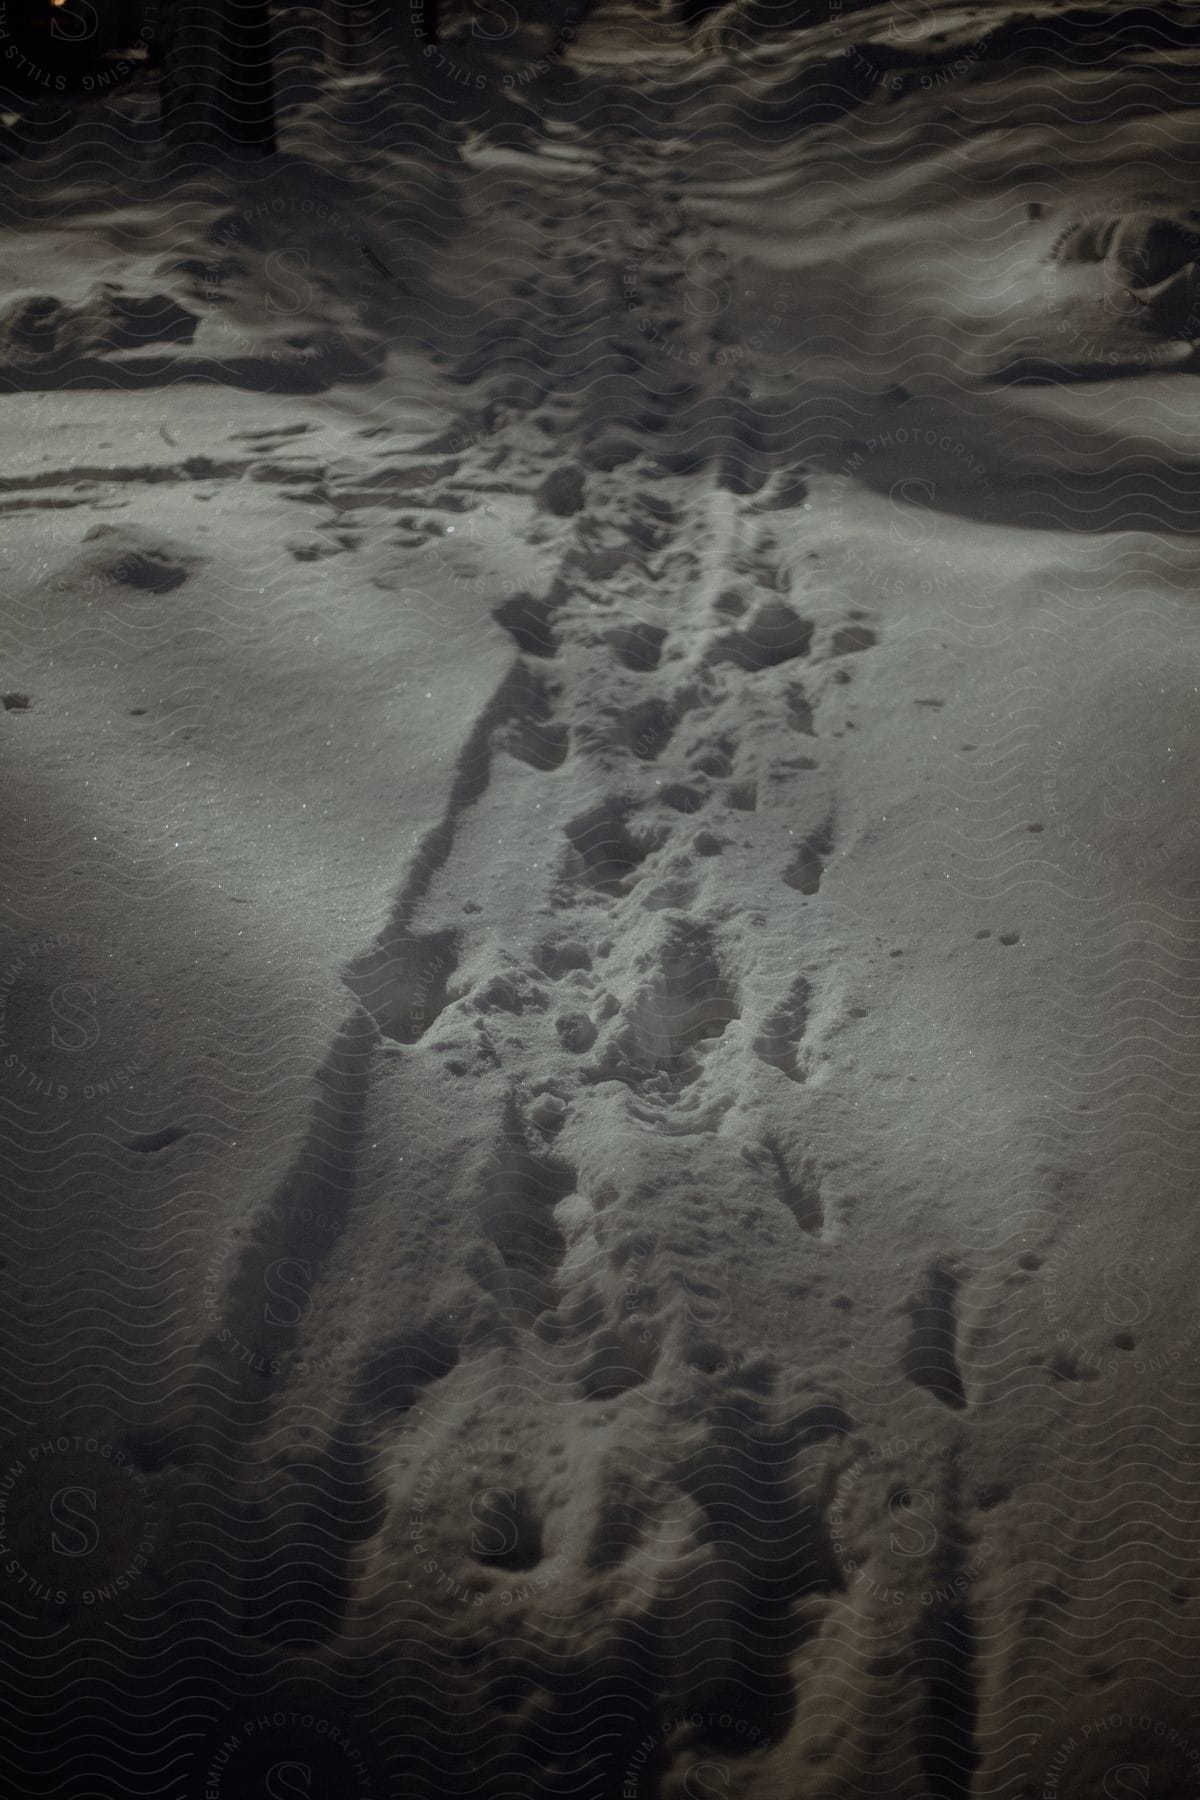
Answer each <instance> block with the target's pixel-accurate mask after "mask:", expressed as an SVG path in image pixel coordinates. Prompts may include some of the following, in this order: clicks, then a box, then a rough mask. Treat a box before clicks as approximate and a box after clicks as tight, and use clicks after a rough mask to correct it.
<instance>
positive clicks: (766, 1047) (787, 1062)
mask: <svg viewBox="0 0 1200 1800" xmlns="http://www.w3.org/2000/svg"><path fill="white" fill-rule="evenodd" d="M811 999H812V989H811V988H810V986H809V984H808V982H807V981H805V979H804V978H803V976H801V977H800V978H799V979H798V980H797V981H795V982H793V983H792V988H791V992H790V993H789V995H788V997H787V999H786V1000H785V1001H784V1003H783V1005H782V1006H780V1007H777V1008H776V1009H775V1011H774V1012H771V1013H768V1015H767V1017H766V1018H765V1019H764V1020H763V1023H762V1029H761V1031H760V1032H759V1033H758V1036H757V1037H756V1038H755V1039H754V1049H755V1053H756V1054H757V1055H758V1056H760V1057H761V1058H762V1060H763V1062H765V1063H770V1064H771V1066H772V1067H773V1068H776V1069H779V1070H780V1071H781V1073H782V1074H784V1075H786V1076H787V1078H788V1080H789V1081H796V1082H802V1081H803V1080H804V1071H803V1070H802V1069H801V1067H800V1065H799V1062H798V1061H797V1051H798V1050H799V1048H800V1045H801V1044H802V1043H803V1041H804V1034H805V1032H806V1031H807V1030H808V1010H809V1004H810V1002H811Z"/></svg>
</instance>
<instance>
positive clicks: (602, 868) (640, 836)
mask: <svg viewBox="0 0 1200 1800" xmlns="http://www.w3.org/2000/svg"><path fill="white" fill-rule="evenodd" d="M632 811H633V807H632V805H631V804H629V803H626V802H623V801H619V800H609V801H605V802H604V803H603V804H602V805H600V806H596V807H593V808H592V810H591V811H590V812H586V813H583V814H581V815H580V817H579V818H577V819H572V821H571V822H570V824H569V825H566V826H564V828H563V829H564V830H565V832H566V835H567V839H568V842H569V843H570V846H571V850H572V852H573V853H574V855H575V857H576V858H577V859H578V863H579V864H580V865H581V868H582V874H583V878H584V880H585V881H586V882H587V883H588V884H589V886H591V887H594V888H596V889H597V890H598V892H600V893H602V894H610V895H612V896H613V897H614V898H619V897H620V896H621V895H623V894H626V893H628V892H629V889H630V886H631V885H632V883H633V881H634V879H635V878H636V876H637V872H638V870H639V869H640V868H641V866H642V864H643V863H644V862H645V860H646V858H647V857H648V856H649V855H650V854H651V853H652V852H653V851H655V850H657V849H659V848H661V846H662V845H663V844H664V843H665V841H666V836H667V833H666V831H665V830H664V829H654V828H651V827H649V826H643V827H642V828H641V829H640V830H637V831H635V830H631V829H630V827H629V824H628V819H629V816H630V814H631V813H632Z"/></svg>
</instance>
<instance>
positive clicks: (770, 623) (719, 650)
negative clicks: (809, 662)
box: [708, 600, 816, 673]
mask: <svg viewBox="0 0 1200 1800" xmlns="http://www.w3.org/2000/svg"><path fill="white" fill-rule="evenodd" d="M815 629H816V628H815V626H814V624H813V621H812V620H811V619H805V618H802V617H801V616H800V614H799V613H797V612H793V610H792V608H791V607H790V606H786V605H784V603H783V601H781V600H772V601H768V602H767V603H766V604H765V605H763V606H760V607H759V608H758V609H757V610H756V612H755V613H754V615H753V617H752V618H751V619H750V622H749V623H748V624H747V625H746V627H745V629H744V630H740V631H731V632H727V633H726V634H725V636H723V637H721V638H718V639H717V642H716V644H715V645H714V646H713V649H712V650H711V652H710V653H709V659H708V660H709V662H710V663H712V664H718V663H733V664H734V666H735V667H736V668H739V669H745V670H747V671H749V672H751V673H757V672H759V671H761V670H763V669H774V668H777V667H778V666H779V664H781V663H786V662H794V661H795V659H796V658H797V657H799V656H807V655H808V652H809V650H810V649H811V647H812V640H813V632H814V630H815Z"/></svg>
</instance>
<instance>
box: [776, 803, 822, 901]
mask: <svg viewBox="0 0 1200 1800" xmlns="http://www.w3.org/2000/svg"><path fill="white" fill-rule="evenodd" d="M832 849H833V821H832V819H828V820H826V822H825V824H824V825H822V826H821V828H820V829H819V830H818V831H814V832H813V833H812V834H811V835H810V836H809V837H807V838H805V840H804V842H803V843H802V844H801V846H800V848H799V849H798V850H797V851H796V853H795V855H794V856H793V857H792V860H791V861H790V862H789V864H788V866H787V868H786V869H785V870H784V872H783V879H784V880H785V881H786V882H787V884H788V886H789V887H793V888H795V889H796V891H797V893H800V894H815V893H817V892H818V890H819V889H820V886H821V877H822V875H823V874H824V873H825V864H826V861H827V859H828V857H829V854H830V852H831V850H832Z"/></svg>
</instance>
